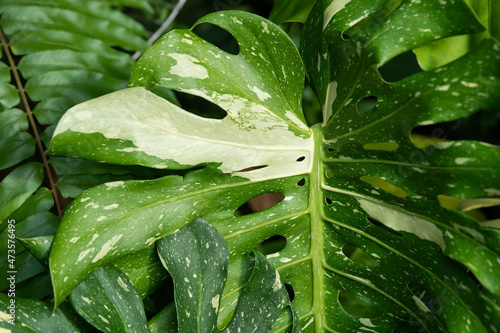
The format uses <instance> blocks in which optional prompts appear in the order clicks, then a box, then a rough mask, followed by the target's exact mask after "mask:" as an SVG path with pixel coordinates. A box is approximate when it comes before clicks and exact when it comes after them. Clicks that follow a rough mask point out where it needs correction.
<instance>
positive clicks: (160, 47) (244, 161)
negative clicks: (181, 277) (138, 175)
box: [50, 0, 500, 332]
mask: <svg viewBox="0 0 500 333" xmlns="http://www.w3.org/2000/svg"><path fill="white" fill-rule="evenodd" d="M202 22H209V23H212V24H216V25H218V26H220V27H221V28H223V29H225V30H227V31H228V32H230V33H231V34H232V35H233V36H234V37H235V38H236V40H237V41H238V43H239V49H240V52H239V54H237V55H231V54H227V53H225V52H223V51H221V50H219V49H218V48H217V47H215V46H213V45H212V44H210V43H208V42H205V41H203V40H201V39H200V38H199V37H197V36H196V35H194V34H193V33H192V32H191V31H190V30H175V31H172V32H170V33H168V34H167V35H165V36H164V37H162V38H161V39H160V40H159V41H158V42H157V43H156V44H155V45H154V46H153V47H152V48H150V49H149V50H148V51H147V52H146V53H145V54H144V55H143V57H142V58H141V59H140V60H139V62H138V63H137V65H136V68H135V70H134V73H133V75H132V77H131V80H130V85H131V88H129V89H126V90H123V91H119V92H116V93H112V94H110V95H107V96H104V97H101V98H99V99H96V100H93V101H89V102H87V103H84V104H81V105H78V106H76V107H75V108H73V109H72V110H70V111H69V112H68V113H67V114H66V115H65V116H64V117H63V118H62V120H61V123H60V124H59V127H58V128H57V130H56V132H55V136H54V138H53V141H52V144H51V148H50V151H51V152H52V153H53V154H58V155H65V156H78V157H82V158H87V159H91V160H94V161H104V162H107V163H117V164H125V165H132V164H138V165H143V166H148V167H155V168H171V169H180V168H191V167H193V166H197V165H204V166H205V168H204V169H203V170H197V171H194V172H191V173H188V174H187V175H186V176H185V177H184V178H182V177H176V176H168V177H164V178H161V179H157V180H151V181H120V182H114V183H108V184H105V185H101V186H98V187H96V188H93V189H90V190H88V191H86V192H84V193H83V194H82V195H81V196H80V197H78V198H77V199H76V200H75V202H74V203H73V204H72V205H71V206H70V207H69V208H68V210H67V212H66V214H65V216H64V218H63V220H62V222H61V225H60V228H59V230H58V233H57V235H56V238H55V240H54V245H53V249H52V251H51V254H50V269H51V273H52V279H53V283H54V289H55V301H56V305H58V304H60V303H61V302H62V300H63V299H64V297H66V296H67V295H68V294H69V292H70V291H71V290H72V289H73V288H74V287H75V286H76V285H77V284H78V283H79V282H80V281H82V280H83V279H84V278H85V277H86V276H88V275H89V274H91V273H92V272H93V271H94V270H95V269H96V268H98V267H100V266H102V265H104V264H106V263H109V262H112V261H114V260H116V259H117V258H120V257H122V256H124V255H128V254H132V253H134V252H137V251H140V250H144V249H146V248H148V247H149V246H151V245H152V244H153V243H154V242H155V241H157V240H158V239H161V238H162V237H164V236H167V235H169V234H171V233H173V232H175V231H176V230H177V229H181V228H183V227H185V226H186V225H187V224H188V223H189V221H192V220H194V219H195V218H197V217H203V218H204V219H205V220H207V221H209V222H210V224H212V225H213V226H214V227H215V228H216V229H217V230H218V231H219V233H220V234H221V235H222V237H223V238H224V240H225V242H226V243H227V245H228V247H229V250H230V261H229V266H228V279H227V283H226V287H225V290H224V293H223V296H222V298H221V303H220V313H219V318H218V326H219V327H225V326H226V325H227V323H229V321H230V320H231V317H233V312H234V311H235V309H236V302H237V300H238V298H239V293H240V291H241V290H242V288H243V286H244V284H245V283H246V281H248V277H249V275H250V273H249V272H250V271H249V267H250V266H251V262H250V260H249V259H248V257H247V255H246V253H248V252H250V251H252V250H253V249H254V248H255V247H256V246H258V245H259V244H260V243H262V242H263V241H265V240H266V239H268V238H270V237H272V236H275V235H280V236H283V237H285V238H286V239H287V244H286V246H285V247H284V248H283V249H282V250H281V251H279V252H277V253H274V254H271V255H269V256H268V260H269V262H270V263H271V264H272V265H273V266H274V267H276V269H277V270H278V271H279V274H280V276H281V279H282V281H283V283H287V284H289V285H291V286H292V287H293V289H294V292H295V299H294V301H293V305H294V308H295V309H296V311H297V314H298V317H299V318H300V322H301V325H302V327H303V329H304V331H314V332H323V331H356V332H357V331H366V330H368V331H370V330H371V331H376V332H392V331H394V330H395V329H397V328H400V329H401V328H403V327H405V326H408V325H409V329H413V330H422V331H427V332H436V331H449V332H468V331H474V332H489V331H492V330H493V329H494V328H495V327H496V323H497V322H496V320H497V318H499V317H500V307H499V306H498V301H497V298H496V297H497V296H499V295H500V289H499V286H500V268H499V267H500V266H499V264H500V255H499V253H500V246H499V244H500V235H499V234H498V231H496V230H494V229H489V228H484V227H482V226H481V225H480V224H479V223H478V222H477V221H476V220H474V219H472V218H471V217H468V216H466V215H465V214H463V213H461V212H457V211H454V210H450V209H447V208H444V207H442V206H441V205H440V203H439V200H438V195H446V196H450V197H455V198H459V199H471V198H496V197H498V196H499V194H500V170H499V168H498V165H499V161H500V150H499V148H498V147H494V146H492V145H488V144H482V143H478V142H473V141H456V142H441V143H437V144H434V145H431V146H427V147H423V148H418V147H417V146H416V145H415V144H414V143H413V141H412V140H411V138H410V134H411V130H412V129H413V128H414V127H417V126H420V125H427V124H433V123H439V122H442V121H449V120H453V119H457V118H460V117H462V116H466V115H469V114H471V113H473V112H475V111H477V110H479V109H482V108H489V107H494V106H496V105H498V103H499V101H500V98H499V96H498V91H497V89H495V87H498V84H499V78H500V70H499V69H500V47H499V46H498V44H497V43H496V41H495V40H493V39H488V38H487V39H485V40H484V41H483V42H482V43H481V44H480V45H479V46H478V47H477V48H475V49H474V50H473V51H471V52H469V53H468V54H467V55H466V56H464V57H462V58H460V59H458V60H457V61H455V62H453V63H451V64H449V65H446V66H445V67H440V68H438V69H436V70H433V71H428V72H423V73H420V74H417V75H414V76H411V77H409V78H406V79H403V80H401V81H399V82H394V83H387V82H384V81H383V80H382V79H381V78H380V75H379V73H378V71H377V68H378V67H380V66H382V65H383V64H384V63H386V62H388V61H389V60H390V59H392V58H393V57H395V56H397V55H398V54H401V53H404V52H406V51H408V50H411V49H414V48H417V47H420V46H422V45H426V44H428V43H430V42H432V41H433V40H435V38H436V36H451V35H455V34H463V33H468V32H475V31H478V30H480V29H481V28H482V27H481V25H480V23H479V22H478V21H477V19H476V18H475V17H474V16H473V15H472V13H471V11H470V9H469V7H467V5H465V4H464V3H462V2H457V1H455V2H451V1H446V2H445V1H436V2H424V1H410V0H408V1H401V2H399V1H397V2H394V1H382V0H374V1H361V0H351V1H339V0H334V1H331V0H324V1H318V2H317V4H316V5H315V7H314V8H313V10H312V12H311V14H310V16H309V18H308V21H307V22H306V24H305V26H304V30H303V38H302V42H301V45H302V53H303V54H302V57H303V59H304V64H305V68H306V69H307V73H308V78H309V80H310V83H311V84H312V86H313V87H314V88H315V90H316V91H317V94H318V96H319V97H320V102H321V104H322V106H323V111H324V112H323V113H324V122H323V124H319V125H316V126H313V128H312V129H309V128H307V127H306V126H305V124H304V121H303V119H304V118H303V115H302V114H301V111H300V98H301V92H302V88H303V82H304V71H303V67H302V62H301V60H300V57H299V56H298V54H297V51H296V49H295V48H294V46H293V43H292V42H291V41H290V40H289V38H288V37H287V36H286V35H285V34H284V33H283V32H281V31H280V30H279V28H278V27H277V26H275V25H274V24H272V23H271V22H269V21H266V20H264V19H262V18H258V17H256V16H254V15H251V14H248V13H241V12H221V13H215V14H212V15H209V16H207V17H205V18H204V19H202V20H200V21H199V23H202ZM464 22H468V23H469V24H467V25H464V24H463V23H464ZM374 23H375V24H374ZM344 32H345V33H347V34H348V35H349V36H350V37H351V38H349V39H346V40H345V39H343V38H342V34H343V33H344ZM400 39H401V40H400ZM395 45H397V46H395ZM155 86H162V87H165V88H170V89H174V90H178V91H182V92H185V93H190V94H194V95H197V96H201V97H203V98H205V99H207V100H209V101H210V102H212V103H215V104H217V105H219V106H220V107H221V108H223V109H224V110H225V111H226V112H227V116H226V117H225V118H224V119H222V120H216V119H204V118H199V117H197V116H194V115H192V114H189V113H188V112H186V111H184V110H182V109H181V108H179V107H177V106H175V105H173V104H171V103H169V102H167V101H165V100H163V99H162V98H160V97H158V96H156V95H154V94H153V93H151V92H149V91H148V90H146V88H153V87H155ZM368 96H375V97H376V98H377V105H376V106H375V108H373V109H372V110H371V111H368V112H366V113H359V112H358V111H357V110H356V105H357V102H358V101H359V100H361V99H363V98H365V97H368ZM478 97H479V98H478ZM83 142H87V143H90V144H83ZM276 192H279V193H282V194H283V195H284V199H283V200H282V201H281V202H280V203H279V204H277V205H275V206H273V207H271V208H268V209H266V210H263V211H261V212H258V213H253V214H250V215H244V216H239V215H238V214H235V212H236V211H237V209H238V207H240V206H241V205H242V204H244V203H245V202H247V201H248V200H249V199H252V198H254V197H256V196H258V195H260V194H263V193H276ZM82 221H85V227H83V226H82ZM138 226H140V228H138ZM349 249H354V253H355V254H356V255H354V254H351V252H353V251H348V250H349ZM360 258H361V259H360ZM75 263H76V264H75ZM464 266H465V267H466V268H464ZM468 270H470V272H471V273H472V274H473V275H474V276H475V277H476V278H477V280H479V282H480V285H478V284H477V283H476V281H475V280H474V279H473V278H472V277H471V276H470V275H468ZM65 278H67V281H64V279H65ZM346 294H348V295H352V296H350V298H349V299H348V301H350V302H358V303H362V304H364V305H363V306H362V308H363V307H365V308H367V309H368V310H367V311H364V312H361V313H360V312H359V311H358V312H353V311H352V310H350V308H349V306H348V303H349V302H346V301H345V295H346ZM495 295H496V296H495ZM382 309H383V310H382ZM169 311H172V310H169ZM381 311H383V314H382V313H381ZM290 323H291V317H290V318H288V319H283V320H281V319H278V321H277V323H276V324H275V326H274V327H273V330H274V331H281V330H284V329H285V328H286V327H289V325H290Z"/></svg>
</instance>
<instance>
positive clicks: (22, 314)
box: [0, 293, 82, 333]
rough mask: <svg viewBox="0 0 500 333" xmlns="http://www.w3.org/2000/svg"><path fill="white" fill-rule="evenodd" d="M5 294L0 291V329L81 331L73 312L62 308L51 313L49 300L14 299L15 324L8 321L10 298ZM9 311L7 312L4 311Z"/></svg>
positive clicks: (55, 332)
mask: <svg viewBox="0 0 500 333" xmlns="http://www.w3.org/2000/svg"><path fill="white" fill-rule="evenodd" d="M11 299H12V298H10V297H9V296H7V295H6V294H3V293H0V305H1V306H2V310H1V311H0V330H3V331H5V332H16V333H17V332H19V333H31V332H33V333H35V332H36V333H49V332H50V333H52V332H53V333H78V332H82V330H81V329H80V327H79V326H78V320H75V315H74V313H72V312H70V311H65V310H63V309H56V310H55V311H54V313H52V314H51V311H52V306H51V304H50V302H40V301H33V300H29V299H22V298H16V300H15V319H14V321H13V322H14V323H15V325H13V324H12V322H11V323H9V321H10V320H11V319H12V317H10V316H9V313H10V310H9V309H8V306H10V305H11V302H10V300H11ZM5 311H9V312H5Z"/></svg>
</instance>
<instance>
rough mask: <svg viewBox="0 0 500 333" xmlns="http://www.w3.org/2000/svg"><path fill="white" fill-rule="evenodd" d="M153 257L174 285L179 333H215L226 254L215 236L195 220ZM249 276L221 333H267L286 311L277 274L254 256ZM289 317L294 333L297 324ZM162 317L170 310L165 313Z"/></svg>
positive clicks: (160, 246)
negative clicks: (158, 260)
mask: <svg viewBox="0 0 500 333" xmlns="http://www.w3.org/2000/svg"><path fill="white" fill-rule="evenodd" d="M157 247H158V253H159V254H160V257H161V258H162V262H163V263H164V265H165V268H166V269H167V270H168V271H169V273H170V274H171V276H172V278H173V280H174V290H175V304H176V312H177V323H178V331H179V332H218V331H219V330H218V329H217V314H218V312H219V303H220V300H221V297H222V291H223V289H224V284H225V283H226V275H227V267H228V263H229V249H228V248H227V245H226V243H225V241H224V239H223V238H222V237H221V236H220V234H219V233H218V232H217V230H216V229H215V228H214V227H212V226H211V225H210V224H209V223H208V222H206V221H205V220H203V219H200V218H197V219H195V220H194V221H193V222H191V223H190V224H188V225H187V226H186V227H184V228H183V229H181V230H180V231H177V232H175V233H173V234H172V235H169V236H167V237H164V238H162V239H161V240H159V241H158V242H157ZM253 266H254V267H253V270H252V274H251V275H250V278H249V280H248V283H247V284H246V286H245V288H244V289H243V292H242V293H241V296H240V297H239V299H238V306H237V307H236V310H235V315H234V317H233V320H232V321H231V323H230V324H229V326H228V327H227V328H226V329H225V330H224V332H234V331H240V330H241V329H243V331H244V332H268V331H269V330H270V329H271V327H272V326H273V324H274V322H275V321H276V319H277V317H278V315H279V314H280V313H281V312H282V311H283V309H285V307H287V306H288V305H291V303H290V300H289V298H288V293H287V291H286V289H285V287H284V286H283V284H282V282H281V279H280V277H279V274H278V272H277V271H276V270H275V269H274V267H272V265H271V264H270V263H269V262H268V261H267V260H266V259H265V258H264V256H262V254H260V252H254V265H253ZM291 308H292V312H293V314H294V322H293V325H294V332H295V331H297V332H300V331H301V330H300V323H299V322H298V318H296V315H295V311H294V310H293V306H291ZM167 309H168V310H167V311H166V312H165V313H163V314H162V315H163V316H167V315H168V313H169V312H170V311H171V310H170V309H171V307H167Z"/></svg>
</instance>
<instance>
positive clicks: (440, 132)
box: [411, 109, 500, 148]
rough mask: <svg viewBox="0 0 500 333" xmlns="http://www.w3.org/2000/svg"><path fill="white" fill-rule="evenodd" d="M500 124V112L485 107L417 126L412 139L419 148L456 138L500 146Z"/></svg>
mask: <svg viewBox="0 0 500 333" xmlns="http://www.w3.org/2000/svg"><path fill="white" fill-rule="evenodd" d="M436 122H437V120H436ZM499 124H500V112H498V110H489V109H485V110H480V111H478V112H476V113H474V114H472V115H469V116H467V117H462V118H459V119H456V120H453V121H446V122H439V123H438V124H431V125H423V126H417V127H415V128H413V130H412V133H411V139H412V141H413V143H414V144H415V146H417V147H418V148H423V147H427V146H431V145H434V144H439V143H441V142H447V141H448V142H449V141H455V140H475V141H482V142H486V143H489V144H492V145H496V146H500V136H499V135H498V133H500V131H499Z"/></svg>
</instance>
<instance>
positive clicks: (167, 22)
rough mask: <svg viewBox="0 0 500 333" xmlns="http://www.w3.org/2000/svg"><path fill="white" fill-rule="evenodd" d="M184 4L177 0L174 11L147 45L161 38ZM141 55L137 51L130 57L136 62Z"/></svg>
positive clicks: (182, 1)
mask: <svg viewBox="0 0 500 333" xmlns="http://www.w3.org/2000/svg"><path fill="white" fill-rule="evenodd" d="M185 3H186V0H179V2H178V3H177V5H175V7H174V9H172V12H171V13H170V15H169V16H168V17H167V19H166V20H165V22H163V24H162V25H161V26H160V28H158V30H156V32H155V33H154V34H153V35H152V36H151V37H150V38H149V39H148V44H149V45H153V43H154V42H156V40H157V39H158V38H160V37H161V35H162V34H163V33H164V32H165V30H167V28H168V27H169V26H170V25H171V24H172V22H173V21H174V20H175V18H176V17H177V15H178V14H179V11H180V10H181V9H182V7H184V4H185ZM141 55H142V52H141V51H137V52H136V53H134V55H133V56H132V59H134V61H136V60H137V59H139V57H140V56H141Z"/></svg>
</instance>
